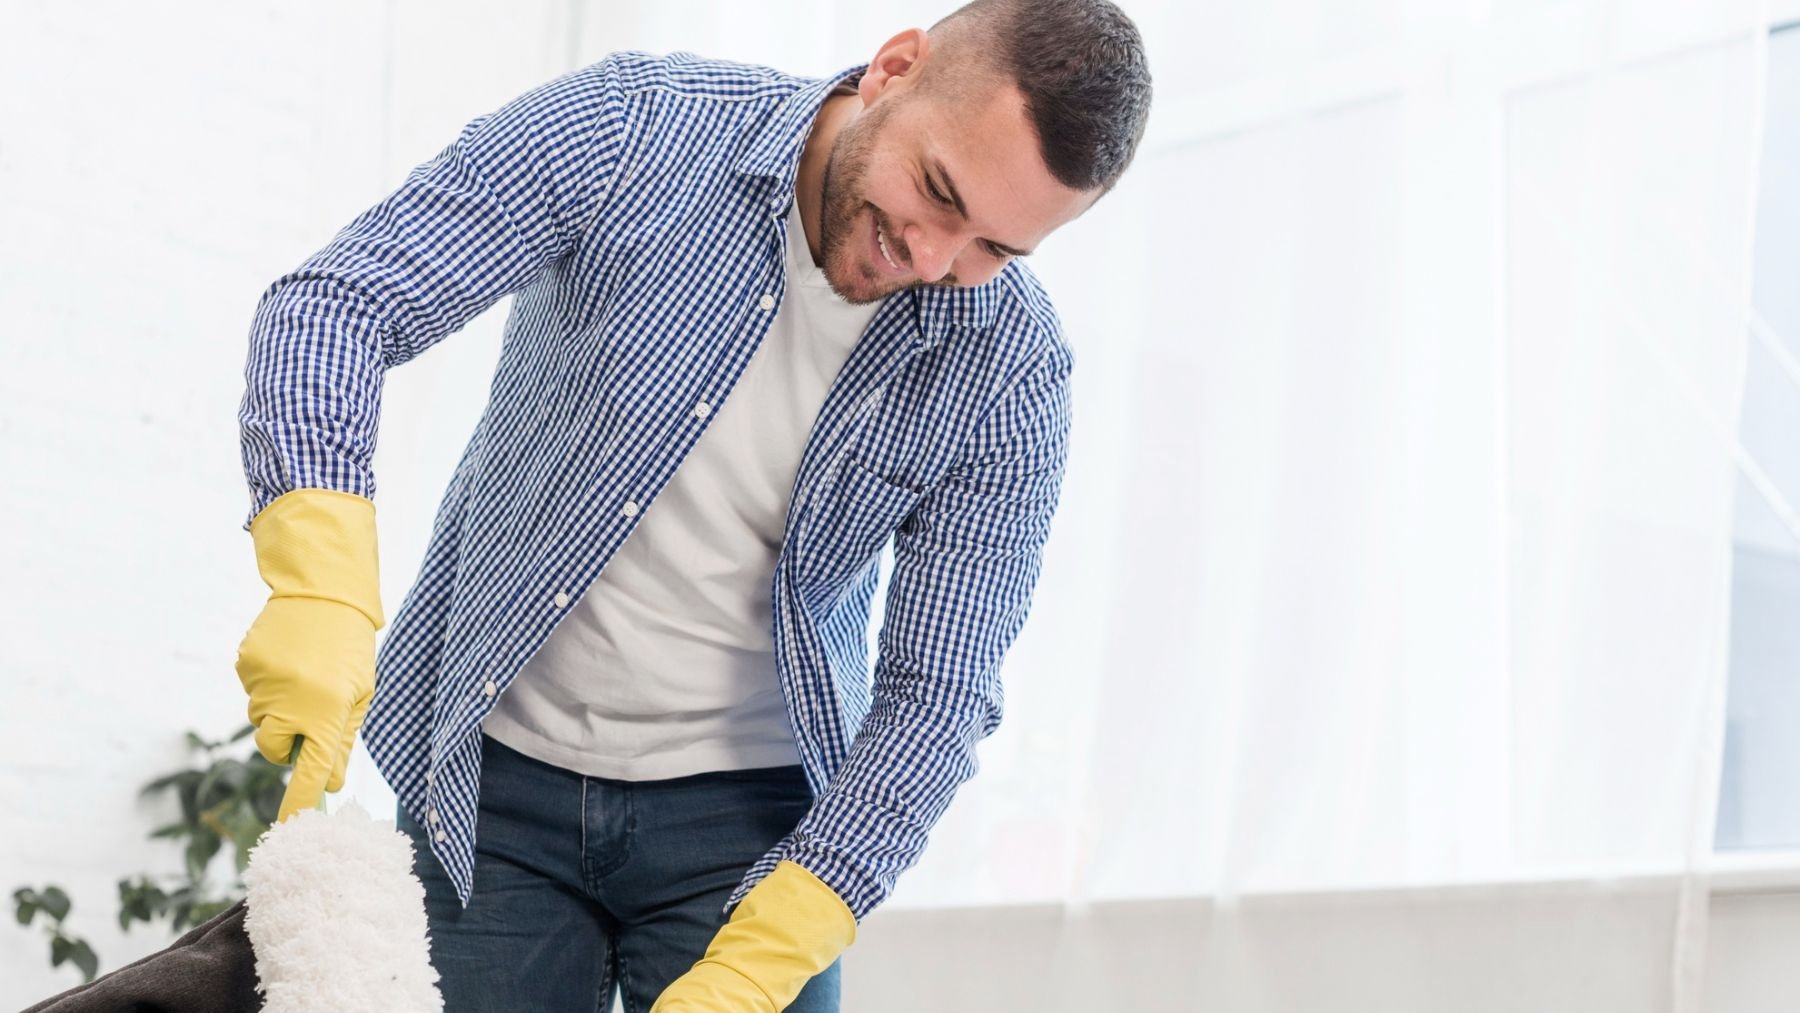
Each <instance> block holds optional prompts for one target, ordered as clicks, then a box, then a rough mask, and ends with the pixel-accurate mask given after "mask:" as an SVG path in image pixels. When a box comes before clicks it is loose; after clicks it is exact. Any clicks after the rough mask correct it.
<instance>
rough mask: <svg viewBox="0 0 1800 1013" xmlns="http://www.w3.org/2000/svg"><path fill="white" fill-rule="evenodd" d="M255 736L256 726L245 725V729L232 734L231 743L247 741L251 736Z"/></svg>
mask: <svg viewBox="0 0 1800 1013" xmlns="http://www.w3.org/2000/svg"><path fill="white" fill-rule="evenodd" d="M255 734H256V726H255V725H245V726H244V727H242V728H239V729H238V730H237V731H235V732H232V733H231V741H233V742H239V741H242V740H244V739H247V738H249V737H250V736H252V735H255Z"/></svg>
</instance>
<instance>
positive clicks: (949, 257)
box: [904, 225, 956, 281]
mask: <svg viewBox="0 0 1800 1013" xmlns="http://www.w3.org/2000/svg"><path fill="white" fill-rule="evenodd" d="M904 235H905V236H906V252H907V253H909V254H911V255H912V269H913V273H914V274H916V275H918V276H919V277H920V279H922V280H924V281H937V280H938V279H940V278H942V277H943V276H944V275H946V274H948V273H950V265H951V264H952V263H954V262H955V260H956V244H955V242H954V241H952V240H950V239H949V238H948V237H946V236H941V235H928V234H927V233H926V232H925V230H924V229H921V228H919V227H918V226H917V225H908V226H907V227H906V231H905V233H904Z"/></svg>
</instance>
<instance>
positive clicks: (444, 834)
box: [437, 830, 450, 842]
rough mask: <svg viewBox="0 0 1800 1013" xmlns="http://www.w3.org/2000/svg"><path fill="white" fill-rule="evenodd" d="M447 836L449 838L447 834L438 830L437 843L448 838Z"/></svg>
mask: <svg viewBox="0 0 1800 1013" xmlns="http://www.w3.org/2000/svg"><path fill="white" fill-rule="evenodd" d="M448 836H450V835H449V834H446V833H444V832H443V831H442V830H439V831H438V832H437V839H438V840H439V841H440V842H441V841H443V839H444V838H446V837H448Z"/></svg>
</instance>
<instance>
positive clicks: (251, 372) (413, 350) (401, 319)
mask: <svg viewBox="0 0 1800 1013" xmlns="http://www.w3.org/2000/svg"><path fill="white" fill-rule="evenodd" d="M617 59H619V57H616V56H615V57H608V58H607V59H606V60H602V61H600V62H599V63H596V64H593V65H591V66H589V67H586V68H584V69H582V70H579V71H576V72H574V73H571V74H567V75H565V76H563V77H560V78H558V79H556V80H554V81H551V82H549V83H547V84H544V85H542V86H540V87H538V88H536V89H534V90H532V91H530V92H527V93H526V94H524V95H522V96H520V97H518V98H516V99H514V100H513V101H511V102H509V103H507V104H506V105H504V106H502V107H501V108H500V109H498V110H496V111H495V112H493V113H491V114H489V115H485V116H481V117H478V118H476V119H475V120H473V121H472V122H470V123H469V124H468V125H467V126H466V127H464V128H463V130H462V131H461V132H460V133H459V135H458V136H457V138H456V140H455V141H454V142H452V143H451V144H450V145H449V146H448V147H446V148H445V149H444V150H443V151H442V152H441V153H440V154H438V156H437V157H436V158H434V159H432V160H431V161H429V162H426V163H424V164H423V165H420V166H418V167H417V168H415V169H413V170H412V172H411V173H410V174H408V176H407V178H406V181H405V182H404V183H402V184H401V185H400V187H399V189H397V190H395V191H394V192H393V193H392V194H390V195H388V196H387V197H386V198H384V199H383V200H381V201H380V202H379V203H377V204H376V205H375V206H373V207H371V208H369V209H368V210H367V211H365V212H363V213H362V214H361V215H359V216H358V217H357V218H356V219H355V220H354V221H352V222H351V223H350V224H349V225H348V226H346V227H345V228H344V229H343V230H342V231H340V232H339V233H338V234H337V235H336V236H335V237H334V238H333V239H332V240H331V242H330V243H328V244H327V245H326V246H325V247H324V248H323V249H321V250H320V251H318V252H317V253H315V254H313V255H312V256H311V257H309V258H308V259H307V260H306V261H305V262H304V263H302V264H301V265H300V266H299V267H297V268H296V269H295V270H293V271H291V272H289V273H288V274H286V275H283V276H282V277H281V278H279V279H278V280H276V281H275V282H274V284H272V285H271V286H270V287H269V288H268V290H267V291H266V292H264V293H263V295H262V297H261V299H260V300H259V302H258V304H257V308H256V314H255V317H254V320H253V321H252V324H251V329H250V347H249V353H248V356H247V359H246V362H245V367H244V379H245V390H244V396H243V400H242V402H241V404H240V406H239V409H238V422H239V433H240V443H241V450H242V456H243V466H244V475H245V478H246V480H247V482H248V484H249V489H250V500H251V506H250V511H249V513H248V514H247V515H246V516H245V518H244V524H243V526H244V528H245V530H248V529H249V527H250V521H251V520H252V519H253V518H255V517H256V515H257V514H258V513H260V512H261V511H262V509H263V508H264V507H265V506H267V505H268V504H269V503H270V502H271V501H273V500H274V499H275V498H276V497H278V496H280V495H281V494H283V493H285V492H288V491H290V490H292V489H299V488H321V489H334V490H337V491H340V492H347V493H353V494H355V495H359V496H363V497H367V498H370V499H373V498H374V495H375V478H374V474H373V472H372V470H371V467H370V461H371V459H372V458H373V456H374V452H375V440H376V430H377V423H378V419H379V415H380V408H381V391H382V378H383V374H384V372H385V371H386V370H387V369H389V368H391V367H393V366H397V365H400V364H401V363H403V362H406V361H407V360H409V359H411V358H412V357H413V356H415V355H418V354H419V353H420V352H422V351H424V350H425V349H426V348H429V347H430V346H431V345H432V344H434V343H436V342H437V341H439V340H440V339H442V338H443V337H445V336H446V335H448V334H451V333H454V332H455V331H456V330H458V329H459V328H461V327H462V326H463V324H465V323H467V322H468V321H469V320H470V319H471V318H473V317H474V316H476V315H477V314H479V313H481V312H482V311H483V310H486V309H487V308H488V307H490V306H492V305H493V304H494V303H495V302H497V301H498V300H499V299H500V298H501V297H503V296H505V295H507V294H509V293H512V292H516V291H518V290H519V289H521V288H524V287H525V286H526V285H528V284H530V283H531V281H532V280H533V279H534V278H536V277H537V276H538V275H539V274H540V273H541V272H542V271H543V270H544V269H545V267H546V266H547V265H549V264H550V263H552V262H553V261H555V260H556V259H557V258H559V257H561V256H562V255H563V254H565V253H566V252H567V251H568V250H569V249H570V248H571V247H572V246H573V245H574V243H575V242H576V241H577V240H578V238H579V237H580V236H581V235H582V234H583V233H584V232H585V231H586V230H587V229H588V228H589V227H590V226H591V225H592V223H593V222H594V220H595V218H596V215H597V213H598V209H599V208H600V206H601V204H602V203H603V200H604V197H605V194H606V191H607V188H608V186H609V184H610V182H611V179H612V176H613V169H614V166H615V164H616V163H617V161H618V157H619V152H620V151H621V149H622V148H623V147H624V145H625V141H626V136H627V133H628V131H627V125H626V116H625V103H624V97H623V93H622V90H621V87H620V84H619V71H618V67H617V66H616V65H615V61H616V60H617Z"/></svg>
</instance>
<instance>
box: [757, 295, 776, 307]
mask: <svg viewBox="0 0 1800 1013" xmlns="http://www.w3.org/2000/svg"><path fill="white" fill-rule="evenodd" d="M756 305H758V306H761V307H762V308H763V309H765V310H772V309H774V308H775V297H774V296H772V295H765V296H763V297H762V298H761V299H758V300H757V301H756Z"/></svg>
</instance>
